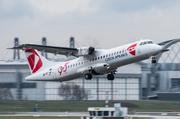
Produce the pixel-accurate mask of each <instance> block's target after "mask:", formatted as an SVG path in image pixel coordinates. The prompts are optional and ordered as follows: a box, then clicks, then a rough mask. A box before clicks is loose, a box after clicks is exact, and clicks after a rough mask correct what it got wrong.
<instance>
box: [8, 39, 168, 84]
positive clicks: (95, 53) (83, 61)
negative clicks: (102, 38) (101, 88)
mask: <svg viewBox="0 0 180 119" xmlns="http://www.w3.org/2000/svg"><path fill="white" fill-rule="evenodd" d="M166 42H167V41H166ZM166 42H165V43H166ZM10 49H18V50H20V49H21V50H24V52H25V55H26V57H27V60H28V64H29V68H30V71H31V75H30V76H27V77H26V78H25V79H26V80H27V81H56V82H62V81H69V80H73V79H77V78H81V77H84V78H85V79H86V80H90V79H92V77H93V76H96V75H104V74H108V75H107V79H108V80H114V78H115V77H114V75H115V73H116V70H117V69H118V68H119V67H121V66H124V65H128V64H131V63H135V62H139V61H142V60H145V59H149V58H151V62H152V63H156V55H158V54H159V53H161V52H165V51H168V49H163V47H162V46H160V45H158V44H155V43H153V41H152V40H149V39H145V40H140V41H137V42H133V43H129V44H126V45H123V46H119V47H115V48H111V49H96V48H94V47H81V48H68V47H57V46H44V45H37V44H22V45H19V46H17V47H13V48H10ZM38 51H43V52H47V53H53V54H55V55H56V54H60V55H65V56H67V57H69V56H75V57H77V58H76V59H73V60H69V61H66V62H53V61H49V60H47V59H46V58H44V57H43V56H41V55H40V54H39V53H38Z"/></svg>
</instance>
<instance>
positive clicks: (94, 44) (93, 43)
mask: <svg viewBox="0 0 180 119" xmlns="http://www.w3.org/2000/svg"><path fill="white" fill-rule="evenodd" d="M84 43H85V45H86V46H90V47H89V55H91V54H93V52H94V51H95V49H98V48H100V47H98V46H99V42H98V40H97V39H95V38H94V37H93V36H91V37H90V36H89V37H87V38H85V40H84Z"/></svg>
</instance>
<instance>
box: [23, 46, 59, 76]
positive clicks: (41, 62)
mask: <svg viewBox="0 0 180 119" xmlns="http://www.w3.org/2000/svg"><path fill="white" fill-rule="evenodd" d="M25 55H26V57H27V60H28V63H29V68H30V71H31V73H32V74H33V73H36V72H39V71H41V70H43V69H45V68H48V66H49V67H50V66H52V65H54V64H56V63H55V62H51V61H49V60H47V59H45V58H44V57H43V56H41V55H40V54H39V53H38V52H37V51H36V50H34V49H26V50H25Z"/></svg>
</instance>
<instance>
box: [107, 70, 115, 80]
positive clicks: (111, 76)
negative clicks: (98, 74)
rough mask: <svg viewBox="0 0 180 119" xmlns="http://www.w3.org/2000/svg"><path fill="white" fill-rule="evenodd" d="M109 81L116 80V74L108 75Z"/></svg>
mask: <svg viewBox="0 0 180 119" xmlns="http://www.w3.org/2000/svg"><path fill="white" fill-rule="evenodd" d="M107 79H108V80H114V74H113V72H111V74H108V75H107Z"/></svg>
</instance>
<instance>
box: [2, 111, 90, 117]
mask: <svg viewBox="0 0 180 119" xmlns="http://www.w3.org/2000/svg"><path fill="white" fill-rule="evenodd" d="M0 116H33V117H40V116H57V117H63V116H64V117H66V116H78V117H81V116H89V112H16V113H12V112H11V113H8V114H2V115H0Z"/></svg>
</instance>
